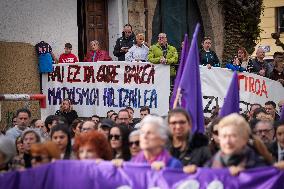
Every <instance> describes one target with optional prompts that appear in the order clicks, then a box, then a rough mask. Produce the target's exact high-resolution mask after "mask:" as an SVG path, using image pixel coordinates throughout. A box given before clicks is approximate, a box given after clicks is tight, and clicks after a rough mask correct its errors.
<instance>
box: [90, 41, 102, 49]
mask: <svg viewBox="0 0 284 189" xmlns="http://www.w3.org/2000/svg"><path fill="white" fill-rule="evenodd" d="M90 49H91V50H92V51H97V50H99V49H100V42H99V41H97V40H94V41H91V42H90Z"/></svg>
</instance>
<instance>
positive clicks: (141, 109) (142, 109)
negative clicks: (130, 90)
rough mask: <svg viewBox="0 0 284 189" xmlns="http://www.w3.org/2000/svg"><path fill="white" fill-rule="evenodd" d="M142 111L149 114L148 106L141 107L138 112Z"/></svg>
mask: <svg viewBox="0 0 284 189" xmlns="http://www.w3.org/2000/svg"><path fill="white" fill-rule="evenodd" d="M142 111H147V112H148V114H150V108H149V107H148V106H143V107H141V108H140V112H142Z"/></svg>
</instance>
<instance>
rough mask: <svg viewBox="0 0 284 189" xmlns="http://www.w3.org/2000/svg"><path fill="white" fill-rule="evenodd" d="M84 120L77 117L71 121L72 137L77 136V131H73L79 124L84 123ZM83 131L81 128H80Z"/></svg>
mask: <svg viewBox="0 0 284 189" xmlns="http://www.w3.org/2000/svg"><path fill="white" fill-rule="evenodd" d="M82 122H83V121H82V120H81V119H75V120H74V121H73V122H72V123H71V137H72V138H73V137H74V136H75V133H74V131H73V129H76V127H77V125H78V124H79V123H82ZM81 126H82V124H80V125H79V127H81ZM80 131H81V128H80Z"/></svg>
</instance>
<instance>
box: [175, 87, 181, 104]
mask: <svg viewBox="0 0 284 189" xmlns="http://www.w3.org/2000/svg"><path fill="white" fill-rule="evenodd" d="M180 91H181V90H180V87H179V88H178V90H177V94H176V98H175V101H174V105H173V109H175V108H176V107H177V104H178V101H179V98H180Z"/></svg>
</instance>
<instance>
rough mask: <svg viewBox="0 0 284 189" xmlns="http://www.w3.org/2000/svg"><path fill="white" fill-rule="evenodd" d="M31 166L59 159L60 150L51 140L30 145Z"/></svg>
mask: <svg viewBox="0 0 284 189" xmlns="http://www.w3.org/2000/svg"><path fill="white" fill-rule="evenodd" d="M30 153H31V156H32V160H31V162H32V167H37V166H40V165H43V164H46V163H49V162H51V161H52V160H56V159H60V150H59V148H58V146H57V145H56V144H55V143H54V142H52V141H46V142H44V143H36V144H32V146H31V152H30Z"/></svg>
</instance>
